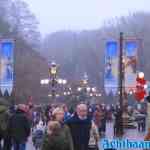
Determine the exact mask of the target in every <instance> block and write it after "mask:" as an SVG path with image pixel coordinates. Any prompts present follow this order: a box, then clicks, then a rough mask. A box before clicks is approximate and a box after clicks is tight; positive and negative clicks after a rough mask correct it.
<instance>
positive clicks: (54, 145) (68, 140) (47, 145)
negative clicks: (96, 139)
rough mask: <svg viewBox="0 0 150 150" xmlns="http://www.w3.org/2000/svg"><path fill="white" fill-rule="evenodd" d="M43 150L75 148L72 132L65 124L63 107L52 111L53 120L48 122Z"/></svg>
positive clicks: (70, 149)
mask: <svg viewBox="0 0 150 150" xmlns="http://www.w3.org/2000/svg"><path fill="white" fill-rule="evenodd" d="M42 150H74V146H73V141H72V137H71V133H70V130H69V128H68V126H67V125H66V124H64V110H63V108H61V107H57V108H56V109H54V110H53V112H52V120H51V121H49V122H48V128H47V132H46V134H45V137H44V142H43V146H42Z"/></svg>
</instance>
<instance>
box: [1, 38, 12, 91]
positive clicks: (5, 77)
mask: <svg viewBox="0 0 150 150" xmlns="http://www.w3.org/2000/svg"><path fill="white" fill-rule="evenodd" d="M13 50H14V43H13V41H12V40H3V41H2V42H1V43H0V88H1V91H2V93H3V94H4V93H5V91H6V90H7V92H8V94H11V92H12V89H13V74H14V56H13Z"/></svg>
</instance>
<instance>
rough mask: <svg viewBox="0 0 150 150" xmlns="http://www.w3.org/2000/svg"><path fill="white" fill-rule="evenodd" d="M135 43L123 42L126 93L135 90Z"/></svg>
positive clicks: (136, 45) (136, 47) (136, 48)
mask: <svg viewBox="0 0 150 150" xmlns="http://www.w3.org/2000/svg"><path fill="white" fill-rule="evenodd" d="M137 51H138V44H137V41H132V40H131V41H125V56H124V60H125V61H124V62H125V63H124V65H125V67H124V68H125V89H126V92H127V93H128V92H129V91H131V90H135V87H136V76H137V68H136V66H137Z"/></svg>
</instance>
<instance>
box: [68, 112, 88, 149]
mask: <svg viewBox="0 0 150 150" xmlns="http://www.w3.org/2000/svg"><path fill="white" fill-rule="evenodd" d="M66 124H67V125H68V126H69V128H70V131H71V135H72V139H73V144H74V149H75V150H87V149H88V143H89V139H90V129H91V119H90V118H89V117H88V118H87V119H85V120H81V119H79V117H78V116H77V115H76V114H75V115H74V116H73V117H72V118H70V119H69V120H68V121H67V122H66Z"/></svg>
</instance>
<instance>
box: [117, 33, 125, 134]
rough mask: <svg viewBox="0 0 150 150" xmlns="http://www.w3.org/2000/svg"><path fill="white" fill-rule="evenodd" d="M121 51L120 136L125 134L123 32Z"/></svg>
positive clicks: (120, 42) (120, 41)
mask: <svg viewBox="0 0 150 150" xmlns="http://www.w3.org/2000/svg"><path fill="white" fill-rule="evenodd" d="M119 44H120V47H119V48H120V53H119V103H120V117H119V119H120V121H119V129H118V130H117V131H118V134H119V135H120V136H122V135H123V98H124V97H123V94H124V89H123V88H124V87H123V81H124V70H123V32H121V33H120V39H119Z"/></svg>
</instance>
